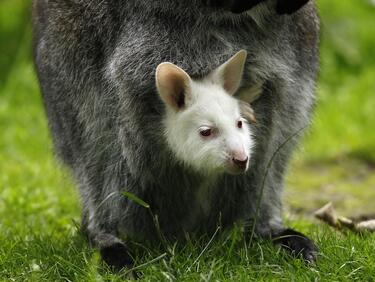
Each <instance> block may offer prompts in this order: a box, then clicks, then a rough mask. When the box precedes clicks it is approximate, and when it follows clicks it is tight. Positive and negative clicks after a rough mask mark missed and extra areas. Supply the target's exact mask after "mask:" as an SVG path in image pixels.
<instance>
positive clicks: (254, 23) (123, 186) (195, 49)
mask: <svg viewBox="0 0 375 282" xmlns="http://www.w3.org/2000/svg"><path fill="white" fill-rule="evenodd" d="M306 2H307V0H302V1H301V0H300V1H293V0H289V1H288V0H255V1H244V0H228V1H225V0H222V1H207V0H193V1H180V0H128V1H114V0H104V1H103V0H100V1H99V0H91V1H85V0H35V1H34V15H33V18H34V32H35V45H34V49H35V62H36V66H37V70H38V76H39V80H40V85H41V89H42V94H43V98H44V102H45V107H46V112H47V116H48V120H49V125H50V128H51V131H52V136H53V140H54V145H55V149H56V152H57V155H58V156H59V157H60V158H61V159H62V160H63V162H64V163H65V164H66V165H68V166H69V167H70V168H71V170H72V172H73V174H74V177H75V179H76V181H77V183H78V185H79V187H80V192H81V198H82V204H83V220H82V228H83V230H84V231H85V232H86V233H87V234H88V236H89V238H90V240H91V242H93V243H94V244H95V246H96V247H98V248H99V249H100V251H101V253H102V256H103V258H104V260H105V261H107V262H108V263H109V264H112V265H114V266H117V267H122V266H124V265H126V264H130V263H131V261H130V258H129V256H128V253H127V248H126V246H125V244H124V241H123V240H124V239H125V238H126V237H129V238H133V239H136V240H152V239H153V238H154V237H156V231H155V224H154V221H153V219H152V217H151V216H150V213H149V211H147V210H146V209H145V208H144V207H142V206H140V205H138V204H137V203H134V202H132V201H130V200H129V199H127V198H126V197H124V196H123V195H121V192H124V191H128V192H131V193H133V194H135V195H136V196H138V197H139V198H141V199H143V200H144V201H145V202H147V203H149V204H150V206H151V209H152V211H153V213H154V214H155V215H157V217H158V221H159V225H160V230H161V232H162V233H163V234H164V235H165V236H166V237H168V238H181V237H183V236H184V233H185V232H193V233H201V232H206V233H210V232H212V231H213V230H215V228H216V226H217V224H218V221H219V220H220V224H221V225H222V226H224V227H226V226H230V225H232V224H233V223H234V222H236V221H243V222H244V223H245V227H248V228H245V230H246V232H250V231H249V230H251V226H252V224H256V225H255V227H256V228H255V231H256V234H257V235H259V236H262V237H269V238H275V236H276V237H277V236H281V237H279V239H277V240H275V241H276V242H277V243H280V244H282V245H286V246H287V247H288V248H289V249H291V250H292V251H293V252H295V253H300V252H301V253H302V255H303V258H304V259H306V260H308V261H313V260H314V259H315V256H316V251H317V249H316V247H315V245H314V243H313V242H312V241H311V240H309V239H308V238H306V237H305V236H303V235H302V234H300V233H298V232H296V231H293V230H291V229H286V228H285V227H284V226H283V224H282V215H281V209H282V204H281V193H282V190H283V178H284V174H285V170H286V168H287V165H288V160H289V158H290V155H291V152H292V150H293V148H294V147H295V144H296V140H295V138H293V139H291V140H290V141H289V142H287V143H286V144H284V145H283V146H282V147H281V148H280V150H279V151H278V153H277V155H276V156H275V157H274V159H273V162H272V164H271V165H270V166H269V167H267V164H268V163H269V160H270V159H271V158H272V156H273V154H274V153H275V151H277V150H278V148H279V147H280V146H281V145H282V144H283V143H284V141H285V140H287V139H288V138H289V137H290V136H292V135H293V134H295V133H296V132H298V131H299V130H300V129H301V128H304V127H305V126H306V125H307V124H308V123H309V119H310V112H311V108H312V105H313V102H314V87H315V86H314V85H315V80H316V73H317V69H318V64H319V63H318V38H319V35H318V34H319V21H318V17H317V15H316V11H315V5H314V3H313V1H310V2H308V3H306ZM302 6H303V7H302ZM234 12H236V13H234ZM240 49H245V50H246V51H247V53H248V56H247V61H246V65H245V69H244V77H243V81H242V85H241V88H240V89H239V90H238V91H237V95H239V96H244V97H246V96H247V95H249V94H248V93H252V92H253V91H254V87H255V86H257V85H258V86H259V85H261V86H262V95H260V96H259V98H258V99H256V100H255V101H253V102H252V108H253V109H254V111H255V114H256V120H257V125H256V126H254V127H253V130H252V135H253V139H254V147H253V149H252V155H251V156H250V157H249V160H248V168H247V170H246V173H242V174H239V175H233V174H230V173H226V172H225V171H224V172H220V173H217V174H216V175H215V176H214V181H211V178H212V175H211V173H207V172H206V171H205V169H204V168H202V169H201V170H197V169H194V167H190V166H189V164H186V163H185V162H182V161H181V160H180V159H179V158H177V157H176V155H175V151H174V150H171V148H170V146H169V143H168V142H167V140H166V139H167V138H166V136H165V134H166V131H165V130H164V129H165V124H164V117H165V111H166V106H165V104H164V103H163V101H162V99H160V97H159V95H157V87H156V84H155V69H156V67H157V66H158V65H159V64H160V63H161V62H166V61H168V62H171V63H173V64H176V65H178V66H179V67H180V68H182V69H183V70H184V71H186V73H187V74H189V76H191V77H192V78H193V79H199V78H202V77H205V76H207V75H208V74H209V73H210V72H211V71H212V70H214V69H216V68H217V67H218V66H219V65H221V64H222V63H223V62H224V61H226V60H227V59H228V58H229V57H231V56H233V54H235V53H236V52H237V51H238V50H240ZM178 103H179V102H178ZM218 114H219V113H218ZM218 146H219V145H218ZM191 154H192V155H193V154H194V152H191ZM266 170H268V172H267V174H266V175H267V177H266V178H265V180H264V181H263V178H264V175H265V171H266ZM263 188H264V189H263ZM262 190H263V192H262ZM260 196H262V197H261V199H259V198H260ZM202 198H203V199H204V203H205V204H204V205H202ZM258 200H260V205H259V213H257V212H256V210H257V203H258ZM203 206H204V207H203ZM256 214H258V218H257V219H256V220H255V215H256ZM282 235H296V236H282Z"/></svg>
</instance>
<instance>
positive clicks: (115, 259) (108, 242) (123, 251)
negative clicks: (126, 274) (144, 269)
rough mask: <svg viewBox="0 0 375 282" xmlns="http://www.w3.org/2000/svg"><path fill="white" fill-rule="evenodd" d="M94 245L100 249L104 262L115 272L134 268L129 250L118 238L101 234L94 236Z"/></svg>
mask: <svg viewBox="0 0 375 282" xmlns="http://www.w3.org/2000/svg"><path fill="white" fill-rule="evenodd" d="M92 243H93V244H94V246H96V247H97V248H98V249H99V251H100V255H101V257H102V260H103V261H104V262H105V263H106V264H107V265H108V266H109V267H111V268H112V269H113V270H114V271H120V270H121V269H123V268H131V267H133V265H134V262H133V259H132V257H131V256H130V254H129V250H128V248H127V247H126V245H125V244H124V243H123V242H122V241H121V240H120V239H119V238H117V237H116V236H113V235H111V234H108V233H100V234H97V235H96V236H94V238H93V240H92Z"/></svg>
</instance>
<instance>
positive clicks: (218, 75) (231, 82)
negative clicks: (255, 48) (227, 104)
mask: <svg viewBox="0 0 375 282" xmlns="http://www.w3.org/2000/svg"><path fill="white" fill-rule="evenodd" d="M246 57H247V52H246V51H245V50H241V51H239V52H238V53H236V54H235V55H234V56H233V57H232V58H230V59H229V60H228V61H226V62H225V63H224V64H222V65H221V66H219V67H218V68H217V69H216V70H215V71H214V76H215V80H217V81H219V82H220V83H221V84H222V85H223V87H224V89H225V90H226V91H227V92H228V93H229V94H230V95H233V94H234V93H236V91H237V90H238V88H239V87H240V85H241V81H242V76H243V71H244V67H245V63H246Z"/></svg>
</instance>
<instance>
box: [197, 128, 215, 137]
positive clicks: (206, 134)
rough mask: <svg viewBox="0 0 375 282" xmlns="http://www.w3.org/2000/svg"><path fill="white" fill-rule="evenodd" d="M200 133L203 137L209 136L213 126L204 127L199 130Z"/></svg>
mask: <svg viewBox="0 0 375 282" xmlns="http://www.w3.org/2000/svg"><path fill="white" fill-rule="evenodd" d="M199 134H200V135H201V136H203V137H208V136H210V135H211V134H212V129H211V128H206V129H202V130H200V131H199Z"/></svg>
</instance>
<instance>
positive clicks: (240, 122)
mask: <svg viewBox="0 0 375 282" xmlns="http://www.w3.org/2000/svg"><path fill="white" fill-rule="evenodd" d="M237 127H238V128H242V120H239V121H237Z"/></svg>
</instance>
